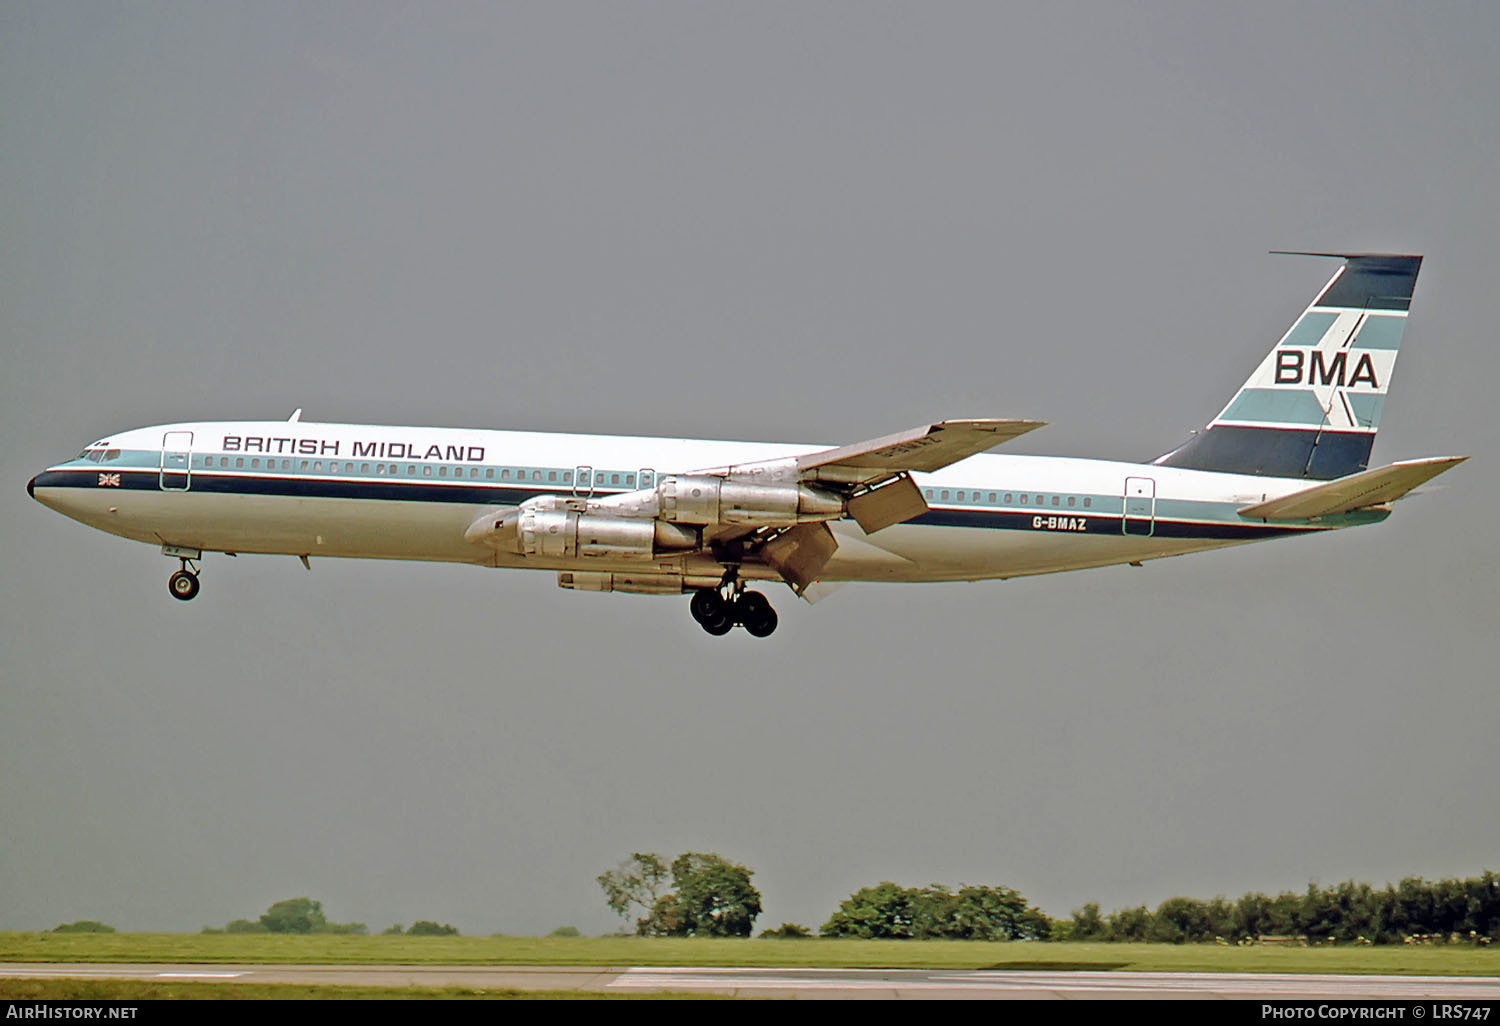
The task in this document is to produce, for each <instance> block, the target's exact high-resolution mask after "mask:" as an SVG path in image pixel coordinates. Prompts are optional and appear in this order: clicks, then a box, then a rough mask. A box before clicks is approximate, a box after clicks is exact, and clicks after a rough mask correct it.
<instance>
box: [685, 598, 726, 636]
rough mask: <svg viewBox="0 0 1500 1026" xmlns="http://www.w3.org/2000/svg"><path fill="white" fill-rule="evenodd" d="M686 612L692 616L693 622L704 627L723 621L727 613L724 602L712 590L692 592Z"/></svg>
mask: <svg viewBox="0 0 1500 1026" xmlns="http://www.w3.org/2000/svg"><path fill="white" fill-rule="evenodd" d="M688 611H689V612H690V613H692V614H693V619H694V620H697V621H698V622H699V623H700V624H702V625H703V626H705V627H707V626H708V625H709V624H711V623H714V622H715V621H718V620H721V619H723V618H724V617H725V616H726V615H727V614H728V612H729V610H728V609H727V608H726V606H725V603H724V600H723V599H722V598H720V597H719V593H718V592H717V591H714V590H713V589H712V588H701V589H699V590H698V591H695V592H693V598H692V601H691V602H689V603H688Z"/></svg>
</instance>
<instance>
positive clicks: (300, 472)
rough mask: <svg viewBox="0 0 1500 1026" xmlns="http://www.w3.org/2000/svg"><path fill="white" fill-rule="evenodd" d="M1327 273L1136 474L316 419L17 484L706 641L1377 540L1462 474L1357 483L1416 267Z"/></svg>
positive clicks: (867, 448)
mask: <svg viewBox="0 0 1500 1026" xmlns="http://www.w3.org/2000/svg"><path fill="white" fill-rule="evenodd" d="M1305 255H1311V256H1324V257H1337V258H1339V259H1340V260H1342V261H1343V262H1342V264H1341V265H1340V267H1339V269H1338V271H1337V272H1336V273H1335V274H1334V276H1333V278H1332V279H1331V280H1330V281H1329V283H1328V284H1327V285H1326V286H1324V288H1323V289H1322V290H1321V291H1320V292H1319V293H1318V294H1317V296H1316V298H1314V300H1313V301H1312V304H1311V305H1310V306H1308V307H1307V309H1306V310H1305V311H1304V312H1303V313H1302V315H1301V316H1300V317H1298V318H1297V320H1296V321H1295V322H1294V323H1293V324H1292V326H1291V328H1290V329H1289V330H1288V331H1287V333H1286V334H1285V335H1284V336H1283V337H1282V338H1281V339H1280V340H1279V341H1278V342H1277V343H1276V345H1275V346H1274V347H1273V348H1272V349H1271V351H1270V353H1269V354H1267V355H1266V357H1265V358H1264V359H1263V360H1262V361H1261V363H1260V365H1259V366H1258V367H1257V368H1256V369H1255V372H1254V373H1253V374H1251V375H1250V377H1249V379H1248V380H1247V381H1246V382H1245V384H1244V386H1243V387H1242V388H1241V389H1240V390H1239V391H1238V392H1237V393H1236V394H1235V395H1234V396H1233V397H1232V398H1231V399H1230V401H1229V402H1228V404H1227V405H1225V407H1224V408H1223V410H1222V411H1220V413H1219V415H1218V416H1217V417H1215V418H1214V419H1213V421H1212V422H1210V423H1209V425H1208V426H1207V428H1205V429H1204V430H1202V431H1201V432H1196V433H1194V434H1193V435H1192V436H1191V437H1190V438H1189V440H1188V441H1187V442H1186V443H1185V444H1183V445H1181V446H1179V447H1178V448H1176V449H1173V450H1172V451H1170V452H1168V453H1166V454H1165V455H1162V456H1159V457H1157V458H1156V459H1154V460H1150V461H1148V462H1144V463H1128V462H1116V461H1107V460H1089V459H1067V458H1050V457H1036V456H1018V455H994V454H985V453H986V450H989V449H991V448H994V447H995V446H997V445H1000V444H1002V443H1005V442H1010V441H1012V440H1014V439H1016V438H1018V437H1019V436H1021V435H1023V434H1025V433H1027V432H1029V431H1032V430H1034V429H1036V428H1039V427H1042V426H1043V425H1042V423H1041V422H1039V421H1034V420H1023V419H954V420H944V421H939V422H935V423H931V424H926V425H923V426H920V427H917V428H914V429H912V430H909V431H903V432H899V433H897V434H893V435H888V436H885V437H882V438H876V439H873V440H871V441H867V442H861V443H857V444H854V445H846V446H839V447H828V446H819V445H788V444H774V443H753V442H726V441H707V440H697V439H678V438H647V437H625V436H613V435H575V434H542V433H535V432H520V431H490V430H464V429H453V428H416V427H388V426H373V425H363V424H320V423H312V422H307V421H303V420H302V419H301V414H302V411H301V410H298V411H296V412H295V413H294V414H292V416H291V418H290V419H289V420H286V421H244V422H242V421H233V422H203V423H182V424H165V425H160V426H154V427H145V428H137V429H134V430H129V431H125V432H122V433H120V434H116V435H111V436H110V437H108V438H105V439H101V440H100V441H97V442H94V443H92V444H91V445H89V446H88V447H86V448H85V449H84V450H83V451H82V452H81V453H79V455H78V456H77V457H76V458H74V459H71V460H68V461H66V462H64V463H59V464H57V465H55V466H52V467H48V468H47V469H46V470H44V471H43V472H41V473H40V474H38V475H36V477H34V478H32V480H31V481H30V482H29V483H28V484H27V486H26V490H27V492H29V493H30V494H31V495H32V496H33V497H34V498H35V499H37V500H38V501H39V502H41V503H43V504H44V505H46V506H49V507H51V508H52V509H55V510H57V511H58V512H60V513H63V514H65V515H66V516H69V517H72V518H73V519H75V520H78V521H80V522H82V523H84V524H87V525H89V526H90V527H96V528H98V529H99V530H102V531H107V532H109V533H111V534H117V535H120V536H122V537H125V538H132V539H135V540H137V541H142V542H147V543H150V544H152V545H160V546H161V551H162V553H163V554H164V555H167V556H169V557H171V558H174V559H177V560H179V562H180V568H179V569H178V570H177V571H176V572H175V573H173V574H172V575H171V577H170V579H169V581H168V589H169V591H170V592H171V594H172V596H173V597H174V598H177V599H181V600H188V599H191V598H193V597H194V596H196V595H197V594H198V591H199V580H198V563H199V561H200V560H201V559H202V557H203V554H204V553H206V552H222V553H225V554H226V555H230V556H237V555H240V554H243V553H272V554H281V555H293V556H297V557H299V558H300V559H301V560H302V563H303V565H304V566H306V567H309V568H310V563H309V560H310V558H311V557H313V556H320V557H321V556H337V557H348V558H374V559H412V560H435V561H442V562H452V563H470V564H475V565H480V566H489V567H502V568H519V569H542V570H547V571H551V572H554V573H556V574H557V583H558V585H559V586H560V587H562V588H565V589H571V590H574V591H594V592H623V593H631V594H643V595H679V596H681V595H684V594H686V595H690V596H691V600H690V602H689V610H690V612H691V614H692V616H693V619H694V620H696V621H697V622H698V624H699V625H700V626H701V627H702V628H703V629H704V630H705V631H707V632H708V633H709V634H711V635H716V636H722V635H724V634H727V633H728V632H729V631H730V630H732V629H733V628H735V627H737V626H738V627H743V628H744V629H745V630H746V631H747V632H748V633H749V634H751V635H753V636H755V637H766V636H768V635H770V634H771V633H772V632H773V631H774V630H775V629H776V626H777V622H778V617H777V614H776V611H775V610H774V609H773V608H772V606H771V603H770V601H769V600H768V599H767V598H766V597H765V595H764V594H763V593H762V592H760V591H754V590H748V589H747V587H746V585H747V584H751V583H762V584H763V583H767V582H783V583H785V584H787V585H789V586H790V588H791V590H792V591H793V592H794V593H795V594H796V595H798V596H801V597H803V598H805V599H808V600H809V601H814V600H816V599H817V598H819V597H821V595H822V594H825V593H826V592H827V591H828V590H830V589H831V588H832V587H836V586H837V585H838V584H840V583H842V582H848V581H882V582H901V581H976V580H986V579H997V578H998V579H1005V578H1011V577H1021V576H1027V575H1032V574H1045V573H1056V572H1060V571H1066V570H1082V569H1087V568H1091V567H1101V566H1108V565H1113V564H1122V563H1128V564H1131V565H1140V564H1142V563H1143V562H1144V561H1146V560H1150V559H1160V558H1163V557H1167V556H1177V555H1182V554H1185V553H1190V552H1201V551H1205V550H1208V549H1217V548H1223V547H1225V546H1229V545H1240V544H1244V543H1247V542H1252V541H1261V540H1265V539H1269V538H1288V537H1292V536H1295V535H1305V534H1309V533H1316V532H1321V531H1331V530H1338V529H1340V528H1345V527H1357V526H1361V525H1365V524H1373V523H1378V522H1380V521H1382V520H1384V519H1385V518H1386V517H1387V516H1389V515H1390V512H1391V504H1392V503H1393V502H1394V501H1395V500H1396V499H1399V498H1401V497H1402V496H1404V495H1406V494H1407V493H1409V492H1411V491H1412V490H1413V489H1415V488H1416V487H1418V486H1419V485H1421V484H1423V483H1424V482H1426V481H1428V480H1430V479H1432V478H1434V477H1436V476H1437V475H1438V474H1441V473H1443V472H1444V471H1446V470H1448V469H1450V468H1452V467H1453V466H1454V465H1456V464H1457V463H1459V462H1461V461H1462V460H1464V459H1466V458H1467V457H1463V456H1458V457H1451V456H1450V457H1432V458H1427V459H1417V460H1406V461H1402V462H1399V463H1392V464H1390V465H1388V466H1384V467H1378V468H1376V469H1370V467H1369V461H1370V452H1371V448H1372V446H1373V445H1374V442H1375V434H1376V431H1377V429H1378V428H1379V426H1380V415H1381V408H1382V406H1383V405H1384V402H1385V396H1386V390H1387V388H1388V386H1389V384H1390V378H1391V373H1392V370H1393V368H1394V365H1395V361H1396V355H1397V351H1398V348H1399V346H1400V343H1401V338H1402V335H1403V332H1404V329H1405V327H1406V321H1407V316H1408V312H1409V310H1410V305H1411V297H1412V292H1413V289H1414V287H1415V285H1416V281H1417V274H1418V272H1419V270H1420V269H1421V264H1422V257H1421V256H1416V255H1402V254H1380V253H1315V254H1305Z"/></svg>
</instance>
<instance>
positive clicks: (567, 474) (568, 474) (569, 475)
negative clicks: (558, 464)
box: [563, 470, 573, 484]
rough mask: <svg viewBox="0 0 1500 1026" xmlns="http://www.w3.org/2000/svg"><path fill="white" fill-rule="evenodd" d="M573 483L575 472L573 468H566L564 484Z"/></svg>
mask: <svg viewBox="0 0 1500 1026" xmlns="http://www.w3.org/2000/svg"><path fill="white" fill-rule="evenodd" d="M572 483H573V472H572V471H571V470H564V471H563V484H572Z"/></svg>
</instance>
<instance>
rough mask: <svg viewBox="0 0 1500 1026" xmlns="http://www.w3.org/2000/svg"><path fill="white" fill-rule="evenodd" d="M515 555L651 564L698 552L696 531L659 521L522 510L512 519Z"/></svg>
mask: <svg viewBox="0 0 1500 1026" xmlns="http://www.w3.org/2000/svg"><path fill="white" fill-rule="evenodd" d="M515 517H516V528H515V548H514V549H513V550H512V551H515V552H517V553H519V554H520V555H523V556H543V557H546V558H548V559H573V558H575V557H584V558H594V559H654V558H655V557H657V556H659V555H662V554H663V553H668V552H684V551H691V550H693V549H696V548H698V547H699V546H700V545H701V544H702V537H701V535H700V534H699V532H698V531H695V530H692V529H690V528H685V527H681V526H679V525H677V524H667V523H663V522H661V521H659V520H636V519H630V518H626V517H604V516H589V515H587V514H582V513H575V512H572V511H571V510H545V509H522V510H520V511H518V512H517V513H516V514H515Z"/></svg>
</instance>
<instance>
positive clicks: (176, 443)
mask: <svg viewBox="0 0 1500 1026" xmlns="http://www.w3.org/2000/svg"><path fill="white" fill-rule="evenodd" d="M160 484H161V490H162V491H164V492H185V491H187V490H188V489H189V488H190V487H192V484H193V433H192V432H191V431H168V432H167V433H166V434H165V435H163V436H162V439H161V478H160Z"/></svg>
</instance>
